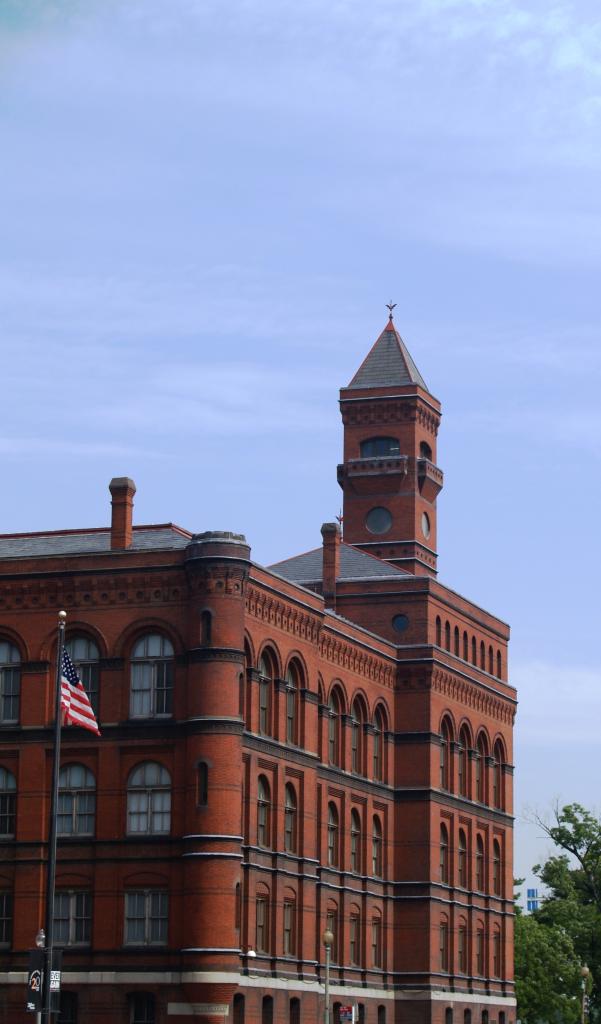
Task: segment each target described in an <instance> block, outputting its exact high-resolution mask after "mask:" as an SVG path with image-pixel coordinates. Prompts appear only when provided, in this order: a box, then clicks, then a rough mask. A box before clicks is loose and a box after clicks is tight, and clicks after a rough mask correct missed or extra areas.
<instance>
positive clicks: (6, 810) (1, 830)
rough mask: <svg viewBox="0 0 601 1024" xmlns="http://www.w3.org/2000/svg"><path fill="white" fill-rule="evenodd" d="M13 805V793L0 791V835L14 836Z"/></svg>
mask: <svg viewBox="0 0 601 1024" xmlns="http://www.w3.org/2000/svg"><path fill="white" fill-rule="evenodd" d="M15 806H16V799H15V794H14V793H0V836H14V834H15Z"/></svg>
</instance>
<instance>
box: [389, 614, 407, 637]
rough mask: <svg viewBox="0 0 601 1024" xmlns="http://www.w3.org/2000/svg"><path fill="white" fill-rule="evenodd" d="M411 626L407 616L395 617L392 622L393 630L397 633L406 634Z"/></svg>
mask: <svg viewBox="0 0 601 1024" xmlns="http://www.w3.org/2000/svg"><path fill="white" fill-rule="evenodd" d="M408 625H409V619H408V618H407V616H406V615H395V616H394V618H393V620H392V628H393V629H394V630H396V632H397V633H404V632H405V630H406V629H407V626H408Z"/></svg>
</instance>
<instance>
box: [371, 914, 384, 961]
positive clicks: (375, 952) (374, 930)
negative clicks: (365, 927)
mask: <svg viewBox="0 0 601 1024" xmlns="http://www.w3.org/2000/svg"><path fill="white" fill-rule="evenodd" d="M371 961H372V964H373V966H374V967H381V966H382V922H381V920H380V918H379V917H374V919H373V921H372V923H371Z"/></svg>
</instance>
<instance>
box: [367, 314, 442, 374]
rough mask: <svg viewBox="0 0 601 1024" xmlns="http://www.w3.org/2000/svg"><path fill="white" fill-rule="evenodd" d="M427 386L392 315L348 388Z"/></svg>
mask: <svg viewBox="0 0 601 1024" xmlns="http://www.w3.org/2000/svg"><path fill="white" fill-rule="evenodd" d="M404 384H418V385H419V386H420V388H423V389H424V391H428V386H427V384H426V382H425V380H424V378H423V377H422V375H421V373H420V372H419V370H418V368H417V366H416V365H415V363H414V362H413V359H412V358H411V356H410V354H409V351H408V349H407V347H406V345H405V342H404V341H403V339H402V338H401V336H400V334H399V332H398V331H397V329H396V327H395V326H394V323H393V320H392V314H391V316H390V319H389V320H388V323H387V324H386V327H385V328H384V330H383V331H382V333H381V335H380V337H379V338H378V340H377V341H376V342H375V344H374V345H373V347H372V348H371V350H370V351H369V353H368V354H367V356H366V357H365V359H364V360H363V362H362V363H361V366H360V367H359V369H358V370H357V372H356V374H355V376H354V377H353V379H352V381H351V382H350V384H349V385H348V387H349V388H385V387H390V386H392V385H396V386H399V385H401V386H402V385H404Z"/></svg>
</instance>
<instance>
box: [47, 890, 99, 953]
mask: <svg viewBox="0 0 601 1024" xmlns="http://www.w3.org/2000/svg"><path fill="white" fill-rule="evenodd" d="M54 931H55V935H54V938H55V942H56V944H57V946H88V945H89V944H90V936H91V931H92V894H91V892H57V893H55V895H54Z"/></svg>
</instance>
